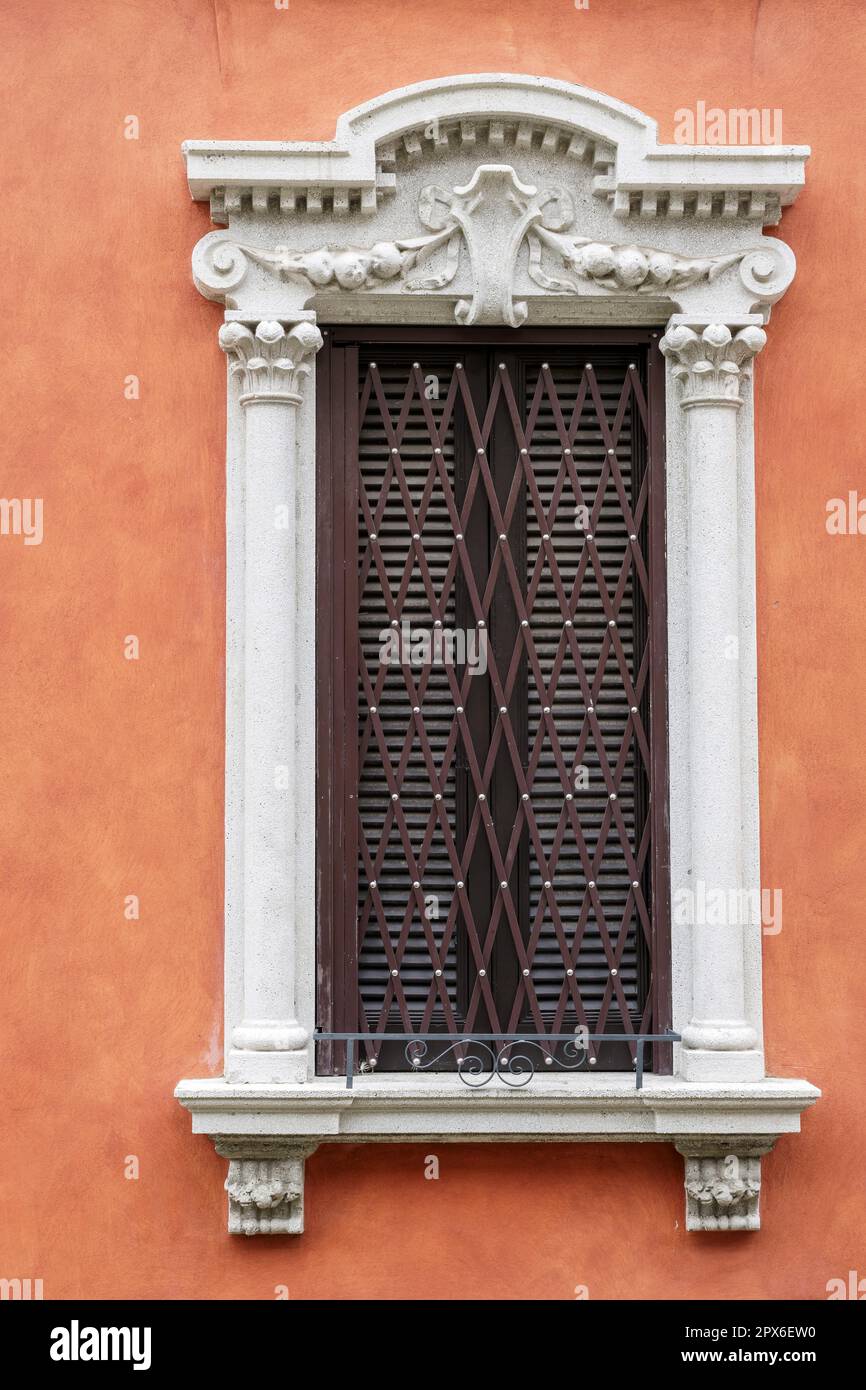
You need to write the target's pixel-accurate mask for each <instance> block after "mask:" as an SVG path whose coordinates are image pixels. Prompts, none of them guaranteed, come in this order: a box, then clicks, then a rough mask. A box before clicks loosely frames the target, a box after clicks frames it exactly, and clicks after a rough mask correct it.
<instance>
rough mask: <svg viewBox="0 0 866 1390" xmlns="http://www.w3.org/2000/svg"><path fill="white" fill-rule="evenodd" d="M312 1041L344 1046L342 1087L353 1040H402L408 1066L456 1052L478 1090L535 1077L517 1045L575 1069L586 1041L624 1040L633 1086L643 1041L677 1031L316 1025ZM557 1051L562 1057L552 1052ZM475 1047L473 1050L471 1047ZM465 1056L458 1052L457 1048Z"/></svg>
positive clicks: (460, 1068)
mask: <svg viewBox="0 0 866 1390" xmlns="http://www.w3.org/2000/svg"><path fill="white" fill-rule="evenodd" d="M314 1036H315V1040H316V1042H339V1043H345V1045H346V1088H347V1090H352V1089H353V1086H354V1078H355V1058H356V1055H357V1045H358V1043H361V1042H372V1043H375V1044H377V1045H379V1046H381V1044H382V1043H384V1042H404V1043H406V1048H405V1057H406V1060H407V1062H408V1063H409V1065H410V1066H411V1068H412V1070H413V1071H418V1072H420V1071H429V1070H430V1069H431V1068H432V1067H434V1066H435V1065H436V1064H437V1063H439V1062H441V1061H442V1059H443V1058H444V1057H447V1056H448V1054H449V1053H452V1052H453V1053H455V1054H456V1056H457V1068H456V1070H457V1075H458V1076H459V1077H460V1080H461V1081H462V1082H463V1084H464V1085H465V1086H469V1087H470V1088H471V1089H473V1090H478V1089H479V1088H480V1087H481V1086H486V1085H488V1084H489V1082H491V1081H492V1080H493V1078H494V1077H496V1078H497V1079H498V1080H500V1081H502V1082H503V1083H504V1084H505V1085H506V1086H511V1087H512V1088H513V1087H518V1086H528V1085H529V1083H530V1082H531V1081H532V1078H533V1077H534V1076H535V1071H536V1066H535V1062H534V1060H533V1058H532V1057H531V1056H529V1055H528V1054H527V1053H525V1052H521V1051H519V1050H518V1049H520V1048H524V1047H532V1048H535V1049H536V1050H537V1051H538V1053H540V1055H541V1056H542V1057H543V1059H544V1065H545V1066H549V1067H551V1069H553V1068H556V1067H558V1068H559V1070H561V1071H577V1070H579V1069H580V1067H582V1066H583V1065H584V1063H585V1062H586V1061H587V1059H588V1058H589V1049H588V1044H589V1043H628V1044H630V1045H632V1046H633V1047H634V1048H635V1058H634V1068H635V1089H636V1090H638V1091H639V1090H641V1089H642V1087H643V1070H644V1065H643V1064H644V1048H645V1046H646V1044H647V1043H654V1042H659V1043H661V1042H664V1043H672V1042H679V1041H680V1035H679V1033H672V1032H670V1031H667V1032H665V1033H588V1032H586V1031H585V1030H584V1029H582V1028H578V1029H575V1031H574V1032H573V1033H463V1034H461V1035H460V1037H454V1035H453V1034H448V1033H323V1032H319V1030H318V1029H317V1030H316V1033H315V1035H314ZM430 1043H436V1044H438V1045H439V1049H440V1050H439V1051H438V1052H437V1053H436V1054H435V1055H434V1056H433V1057H431V1058H430V1059H429V1060H427V1053H428V1052H429V1050H430V1049H429V1044H430ZM560 1047H561V1051H562V1054H563V1055H562V1057H558V1056H557V1051H558V1050H559V1049H560ZM470 1049H476V1051H474V1052H473V1051H470ZM477 1049H480V1050H481V1051H482V1052H483V1053H485V1054H486V1056H487V1057H488V1058H489V1071H488V1069H487V1068H486V1067H485V1064H484V1058H483V1057H481V1056H479V1055H478V1051H477ZM462 1051H463V1052H466V1053H467V1054H468V1055H467V1056H465V1057H461V1056H460V1055H459V1054H460V1053H461V1052H462ZM374 1067H375V1060H373V1061H371V1062H370V1063H367V1064H366V1066H365V1064H364V1063H362V1064H361V1067H360V1070H361V1071H364V1070H365V1069H366V1071H367V1072H370V1071H372V1070H373V1069H374Z"/></svg>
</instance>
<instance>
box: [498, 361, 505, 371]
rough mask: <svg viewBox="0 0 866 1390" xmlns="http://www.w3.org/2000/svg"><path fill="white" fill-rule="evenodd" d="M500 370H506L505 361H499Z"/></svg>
mask: <svg viewBox="0 0 866 1390" xmlns="http://www.w3.org/2000/svg"><path fill="white" fill-rule="evenodd" d="M499 370H500V371H501V372H504V371H505V363H504V362H500V363H499Z"/></svg>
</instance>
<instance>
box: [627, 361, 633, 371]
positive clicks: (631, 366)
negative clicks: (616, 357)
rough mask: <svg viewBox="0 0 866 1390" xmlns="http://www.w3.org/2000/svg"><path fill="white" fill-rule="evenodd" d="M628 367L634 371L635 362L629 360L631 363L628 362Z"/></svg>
mask: <svg viewBox="0 0 866 1390" xmlns="http://www.w3.org/2000/svg"><path fill="white" fill-rule="evenodd" d="M628 369H629V371H630V372H633V371H634V363H633V362H629V364H628Z"/></svg>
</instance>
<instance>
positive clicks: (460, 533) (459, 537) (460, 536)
mask: <svg viewBox="0 0 866 1390" xmlns="http://www.w3.org/2000/svg"><path fill="white" fill-rule="evenodd" d="M454 539H455V540H456V541H462V539H463V532H462V531H458V532H457V535H456V536H455V537H454Z"/></svg>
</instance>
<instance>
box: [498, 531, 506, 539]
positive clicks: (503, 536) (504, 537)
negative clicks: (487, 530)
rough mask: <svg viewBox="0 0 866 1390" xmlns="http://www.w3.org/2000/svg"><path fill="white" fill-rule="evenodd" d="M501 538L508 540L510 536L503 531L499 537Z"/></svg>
mask: <svg viewBox="0 0 866 1390" xmlns="http://www.w3.org/2000/svg"><path fill="white" fill-rule="evenodd" d="M499 539H500V540H501V541H506V540H508V537H507V536H506V534H505V532H504V531H503V532H502V534H501V536H500V537H499Z"/></svg>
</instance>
